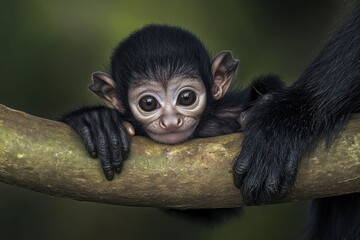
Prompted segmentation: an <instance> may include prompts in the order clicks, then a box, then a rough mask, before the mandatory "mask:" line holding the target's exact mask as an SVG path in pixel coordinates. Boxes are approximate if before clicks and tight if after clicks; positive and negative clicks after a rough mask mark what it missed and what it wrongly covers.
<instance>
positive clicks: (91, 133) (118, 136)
mask: <svg viewBox="0 0 360 240" xmlns="http://www.w3.org/2000/svg"><path fill="white" fill-rule="evenodd" d="M61 121H62V122H64V123H66V124H68V125H69V126H71V127H72V128H73V129H74V130H75V131H76V132H77V133H78V134H79V135H80V137H81V138H82V140H83V141H84V143H85V147H86V149H87V151H88V152H89V154H90V155H91V156H92V157H93V158H97V157H99V159H100V161H101V167H102V169H103V171H104V174H105V177H106V179H108V180H112V179H113V178H114V172H116V173H120V172H121V170H122V166H123V161H124V160H125V159H126V158H127V157H128V155H129V152H130V135H133V134H131V133H133V132H131V129H132V131H134V130H133V128H132V126H131V125H130V123H127V122H124V121H123V119H122V117H121V115H120V114H119V113H118V112H117V111H116V110H114V109H111V108H107V107H89V108H82V109H79V110H77V111H74V112H71V113H68V114H66V115H64V116H63V117H62V118H61Z"/></svg>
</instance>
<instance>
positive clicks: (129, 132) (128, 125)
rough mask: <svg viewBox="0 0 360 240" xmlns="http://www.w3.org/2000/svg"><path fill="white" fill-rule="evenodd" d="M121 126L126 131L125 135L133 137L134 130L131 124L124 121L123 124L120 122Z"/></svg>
mask: <svg viewBox="0 0 360 240" xmlns="http://www.w3.org/2000/svg"><path fill="white" fill-rule="evenodd" d="M122 125H123V126H124V128H125V129H126V131H127V133H128V134H129V135H130V136H134V135H135V129H134V127H133V125H132V124H131V123H129V122H126V121H124V122H122Z"/></svg>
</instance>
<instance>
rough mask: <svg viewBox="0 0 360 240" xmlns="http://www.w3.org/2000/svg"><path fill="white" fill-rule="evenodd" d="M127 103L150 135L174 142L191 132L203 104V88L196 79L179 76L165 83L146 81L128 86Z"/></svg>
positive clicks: (204, 101) (204, 91) (186, 136)
mask: <svg viewBox="0 0 360 240" xmlns="http://www.w3.org/2000/svg"><path fill="white" fill-rule="evenodd" d="M129 105H130V108H131V112H132V113H133V115H134V117H135V118H136V120H137V121H138V122H139V123H140V124H141V125H142V127H143V128H144V130H145V131H146V133H147V134H148V135H149V137H150V138H152V139H153V140H155V141H156V142H159V143H165V144H175V143H179V142H183V141H185V140H187V139H188V138H189V137H190V136H191V135H192V133H193V132H194V130H195V128H196V126H197V125H198V123H199V120H200V117H201V115H202V113H203V112H204V109H205V106H206V90H205V86H204V84H203V82H202V81H201V80H200V79H197V78H187V77H184V76H183V77H179V78H173V79H170V80H169V81H167V82H166V85H165V86H164V85H163V84H162V83H160V82H157V81H146V83H145V84H141V85H139V86H136V85H132V86H131V87H130V89H129Z"/></svg>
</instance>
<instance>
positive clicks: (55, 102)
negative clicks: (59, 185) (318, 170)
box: [0, 0, 351, 240]
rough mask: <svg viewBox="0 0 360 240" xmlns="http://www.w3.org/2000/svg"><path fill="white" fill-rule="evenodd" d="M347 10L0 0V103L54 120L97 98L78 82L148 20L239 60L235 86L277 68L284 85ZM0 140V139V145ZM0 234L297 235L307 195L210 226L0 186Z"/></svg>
mask: <svg viewBox="0 0 360 240" xmlns="http://www.w3.org/2000/svg"><path fill="white" fill-rule="evenodd" d="M349 8H351V4H350V3H349V2H346V1H334V0H333V1H311V0H302V1H299V0H297V1H286V0H269V1H259V0H255V1H254V0H253V1H250V0H246V1H245V0H244V1H235V0H223V1H205V0H200V1H170V0H167V1H166V0H158V1H145V0H142V1H141V0H136V1H125V0H124V1H111V0H108V1H96V0H88V1H69V0H65V1H46V0H32V1H20V0H19V1H5V0H3V1H1V2H0V26H1V32H0V43H1V44H0V48H1V49H0V72H1V77H0V79H1V80H0V81H1V85H0V104H5V105H7V106H9V107H12V108H15V109H19V110H22V111H26V112H28V113H30V114H33V115H37V116H41V117H46V118H55V117H56V116H58V115H59V114H61V113H62V112H64V111H67V110H68V109H72V108H74V107H76V106H79V105H89V104H94V103H98V100H97V99H96V98H95V97H94V96H93V95H92V94H90V92H89V91H88V90H87V86H88V84H89V81H90V75H91V73H92V72H94V71H96V70H102V71H106V70H107V66H108V63H109V55H110V54H111V52H112V49H113V47H114V46H115V44H116V43H117V41H119V40H120V39H122V38H124V37H126V36H127V35H128V34H129V33H130V32H132V31H134V30H135V29H137V28H139V27H141V26H143V25H144V24H147V23H169V24H174V25H179V26H182V27H185V28H188V29H190V30H191V31H193V32H195V33H196V34H197V35H198V36H199V37H200V38H201V39H202V40H203V41H204V43H205V44H206V46H207V47H208V48H209V50H210V52H211V53H212V54H216V53H217V52H219V51H221V50H223V49H229V50H232V51H233V53H234V55H235V56H236V57H237V58H238V59H240V69H239V71H238V74H237V82H236V83H235V84H234V85H235V86H236V87H241V86H244V85H246V84H248V83H249V81H250V80H251V79H252V78H253V77H254V76H256V75H259V74H262V73H270V72H271V73H277V74H279V75H280V76H282V77H283V79H284V80H285V81H286V82H288V83H290V82H291V81H293V80H295V79H296V77H297V76H298V75H299V74H300V73H301V71H302V70H303V69H304V67H305V66H306V65H307V64H308V63H309V62H310V61H311V59H312V58H313V57H314V56H315V54H316V53H317V52H318V50H319V48H320V46H321V44H322V43H323V42H324V41H325V39H326V38H327V37H328V36H329V34H330V32H331V31H332V29H333V28H334V26H336V25H337V24H338V22H339V21H338V20H337V19H340V18H341V16H343V15H345V14H346V12H347V11H348V10H349ZM0 144H1V143H0ZM0 194H1V198H0V229H1V233H0V239H59V240H60V239H102V238H109V239H170V238H171V239H183V238H187V239H255V240H256V239H276V240H281V239H284V240H288V239H299V238H300V235H301V232H302V231H303V229H304V223H305V221H306V212H307V209H308V203H307V202H301V203H291V204H281V205H273V206H264V207H251V208H246V209H245V211H244V214H243V215H242V217H241V218H239V219H235V220H232V221H229V222H227V223H225V224H224V225H223V226H220V227H218V228H215V229H210V228H208V227H204V226H202V225H198V224H194V223H189V222H187V221H185V220H183V219H178V218H175V217H173V216H168V215H166V214H163V213H162V212H160V211H158V210H157V209H152V208H135V207H131V208H130V207H119V206H112V205H105V204H97V203H88V202H78V201H74V200H68V199H60V198H52V197H49V196H46V195H44V194H40V193H35V192H32V191H29V190H24V189H20V188H17V187H14V186H8V185H5V184H0Z"/></svg>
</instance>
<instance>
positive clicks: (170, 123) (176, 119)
mask: <svg viewBox="0 0 360 240" xmlns="http://www.w3.org/2000/svg"><path fill="white" fill-rule="evenodd" d="M183 123H184V120H183V118H182V117H181V116H163V117H162V118H161V119H160V127H161V128H162V129H165V130H167V131H171V130H177V129H178V128H180V127H181V126H182V125H183Z"/></svg>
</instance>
